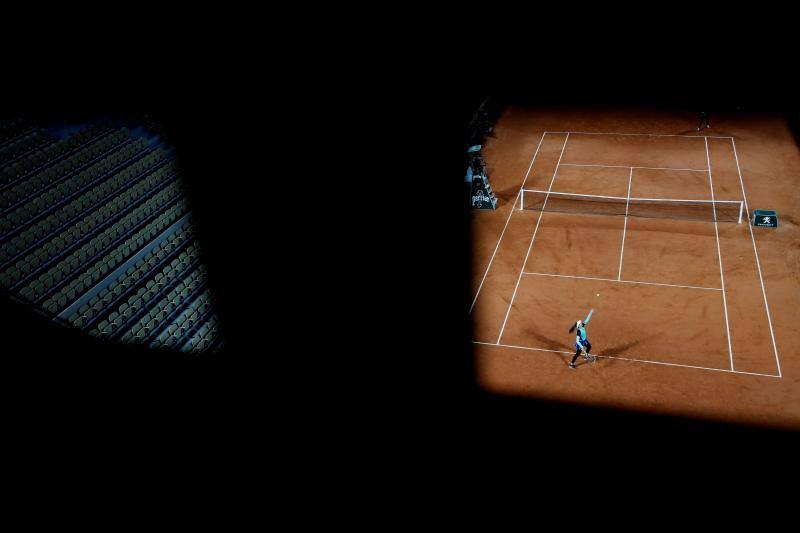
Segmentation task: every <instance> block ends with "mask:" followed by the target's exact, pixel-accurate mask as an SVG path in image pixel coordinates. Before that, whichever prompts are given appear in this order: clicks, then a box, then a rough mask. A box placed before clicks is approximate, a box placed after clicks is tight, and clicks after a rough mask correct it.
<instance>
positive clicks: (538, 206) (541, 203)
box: [519, 189, 743, 223]
mask: <svg viewBox="0 0 800 533" xmlns="http://www.w3.org/2000/svg"><path fill="white" fill-rule="evenodd" d="M519 208H520V209H530V210H533V211H553V212H557V213H574V214H581V215H622V216H626V215H627V216H632V217H642V218H672V219H678V220H703V221H707V222H714V221H716V222H735V223H741V222H742V210H743V202H742V201H741V200H674V199H666V198H626V197H619V196H596V195H592V194H572V193H566V192H552V191H551V192H548V191H538V190H534V189H522V191H521V193H520V207H519Z"/></svg>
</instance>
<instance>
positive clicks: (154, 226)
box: [28, 200, 186, 313]
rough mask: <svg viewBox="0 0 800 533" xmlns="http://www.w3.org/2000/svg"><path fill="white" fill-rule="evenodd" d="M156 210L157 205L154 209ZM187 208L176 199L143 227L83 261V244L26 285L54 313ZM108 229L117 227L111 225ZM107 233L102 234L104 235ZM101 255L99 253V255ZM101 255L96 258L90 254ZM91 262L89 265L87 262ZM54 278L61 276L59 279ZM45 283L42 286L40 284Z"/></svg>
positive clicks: (183, 202)
mask: <svg viewBox="0 0 800 533" xmlns="http://www.w3.org/2000/svg"><path fill="white" fill-rule="evenodd" d="M156 212H158V209H156ZM185 212H186V203H185V201H184V200H180V201H178V202H177V203H176V204H175V205H173V206H172V207H170V208H169V209H167V210H166V211H164V212H163V213H161V214H160V215H158V217H157V218H155V219H154V220H153V221H152V222H150V223H149V224H147V225H146V226H145V227H143V228H142V229H139V230H138V231H136V228H134V229H131V230H130V231H128V232H126V233H124V234H122V235H121V236H120V237H119V238H117V239H116V240H113V241H110V242H109V244H108V245H103V244H102V243H101V245H100V246H99V247H98V248H97V252H95V253H93V254H92V256H90V257H88V258H87V259H86V260H84V261H82V262H81V261H80V260H79V259H78V258H79V257H81V256H82V255H83V253H84V249H83V248H82V249H81V250H79V251H78V252H75V253H73V254H72V255H71V256H70V257H68V258H67V259H64V260H62V261H61V262H59V263H58V264H57V265H56V266H54V267H52V268H51V269H50V270H49V271H47V272H45V273H43V274H41V275H40V276H39V277H38V279H36V280H35V281H33V282H29V284H28V286H29V287H30V288H31V289H32V290H33V297H34V299H35V300H37V301H41V300H45V303H44V307H45V309H47V310H48V311H50V312H51V313H57V312H58V311H59V310H61V309H64V308H65V307H67V305H69V304H70V303H71V302H72V301H74V298H71V290H72V289H74V290H75V291H76V293H77V292H78V291H82V292H85V291H86V290H88V289H89V288H91V287H92V286H94V285H96V284H97V283H98V282H99V281H100V280H101V279H102V278H103V277H105V276H106V274H108V273H109V272H111V271H112V270H114V269H115V268H116V267H117V266H119V265H120V264H121V263H123V262H124V261H125V260H126V259H127V258H128V257H130V256H131V255H134V254H135V253H136V252H138V251H139V250H141V249H142V247H144V246H145V245H146V244H147V243H148V242H150V241H151V240H153V239H154V238H155V237H156V236H157V235H159V234H160V233H161V232H163V231H164V230H165V229H166V228H167V227H169V226H170V225H171V224H172V223H173V222H175V221H176V220H177V219H178V218H180V217H181V216H182V215H183V214H185ZM110 230H111V231H112V232H113V231H116V230H115V229H114V228H113V227H112V228H110ZM105 238H106V237H103V239H105ZM101 255H102V257H101ZM95 257H100V259H97V260H96V261H94V262H93V261H92V260H93V258H95ZM76 259H78V261H79V263H78V264H80V265H81V267H80V268H79V269H73V267H72V265H73V264H74V261H75V260H76ZM87 264H88V265H91V266H88V267H87ZM57 278H61V279H60V280H59V279H57ZM49 279H53V280H54V281H53V282H52V283H51V287H48V283H50V282H49V281H48V280H49ZM42 287H44V289H43V288H42Z"/></svg>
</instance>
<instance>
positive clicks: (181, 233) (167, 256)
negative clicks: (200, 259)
mask: <svg viewBox="0 0 800 533" xmlns="http://www.w3.org/2000/svg"><path fill="white" fill-rule="evenodd" d="M193 236H194V226H193V225H192V224H191V223H186V224H184V225H183V227H182V228H181V229H180V230H178V231H176V232H174V233H173V234H172V235H170V236H169V237H168V238H167V239H165V240H164V242H162V243H160V244H158V245H157V246H155V247H154V248H153V249H152V250H151V251H150V252H148V253H147V254H146V255H145V256H144V257H143V258H142V259H140V260H139V261H137V262H136V264H135V265H133V266H131V267H129V268H128V269H127V270H126V271H124V272H122V273H121V274H119V276H117V278H116V279H115V280H113V281H112V282H111V283H110V284H109V285H108V287H107V289H104V290H103V291H101V292H100V298H99V299H97V300H96V301H94V300H95V299H94V298H93V299H92V301H90V302H89V303H87V304H84V305H82V306H81V307H80V308H79V309H78V311H76V312H75V313H73V314H72V315H70V317H69V318H68V321H69V323H70V324H72V325H73V326H76V327H86V326H90V325H91V324H92V323H93V322H95V321H96V320H98V319H100V318H102V317H103V314H104V311H107V310H108V309H116V310H117V311H118V312H120V313H121V312H123V311H124V309H125V307H123V306H122V305H121V304H124V305H125V306H128V307H129V306H130V304H131V303H132V300H129V298H130V297H131V296H130V294H131V293H132V292H133V291H134V289H138V288H139V287H145V288H149V287H147V284H148V283H150V282H152V283H154V284H156V285H159V286H161V285H162V283H161V281H162V280H163V279H164V278H165V272H166V276H169V275H170V272H174V271H175V266H173V265H172V264H171V263H172V261H173V260H174V259H175V258H177V259H178V261H179V262H180V263H181V264H185V263H186V261H187V258H191V259H194V258H195V257H196V254H197V252H196V246H195V245H193V244H190V245H189V246H188V247H186V244H187V243H188V242H190V241H191V239H192V238H193ZM181 250H182V251H181ZM179 252H180V253H179ZM176 266H177V264H176ZM167 267H168V268H167ZM151 287H152V285H151ZM108 293H110V294H111V297H110V298H107V297H106V294H108ZM126 300H127V303H126Z"/></svg>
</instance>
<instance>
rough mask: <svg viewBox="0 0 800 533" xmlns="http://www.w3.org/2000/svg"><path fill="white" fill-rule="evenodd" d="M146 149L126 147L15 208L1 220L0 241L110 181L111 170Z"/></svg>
mask: <svg viewBox="0 0 800 533" xmlns="http://www.w3.org/2000/svg"><path fill="white" fill-rule="evenodd" d="M146 146H147V141H145V140H144V139H138V140H137V141H134V142H131V143H128V144H125V145H124V146H122V147H120V148H119V149H118V150H117V151H115V152H113V153H111V154H110V155H108V156H106V157H104V158H103V159H102V160H100V161H98V162H96V163H94V164H92V165H91V166H90V167H89V168H87V169H85V170H83V171H81V172H80V173H79V174H77V175H74V176H72V177H69V178H67V179H65V180H63V181H61V183H59V184H58V185H57V186H55V187H50V188H49V189H47V190H44V191H42V192H41V193H40V194H39V196H37V197H36V198H34V199H30V198H26V200H27V201H25V202H24V203H22V205H19V204H18V205H17V206H12V208H11V209H12V210H11V211H10V212H9V213H8V214H7V215H6V216H4V217H3V218H2V219H0V237H7V236H8V234H9V233H11V232H12V231H14V230H15V229H17V228H19V227H20V226H22V225H23V224H25V223H27V222H28V221H30V220H32V219H34V218H35V217H37V216H39V215H41V214H42V213H43V212H45V211H46V210H48V209H50V208H52V207H53V206H56V205H58V204H61V203H62V202H65V201H67V200H69V199H70V198H71V197H72V196H74V195H76V194H78V193H80V192H81V191H82V190H83V189H84V188H87V187H88V186H91V184H92V183H94V182H96V181H98V180H100V179H107V177H108V176H105V175H106V174H107V173H108V172H109V171H110V170H112V169H115V168H117V167H120V166H121V165H123V164H125V163H126V162H128V160H130V159H132V158H134V157H136V156H138V155H140V154H141V153H142V152H143V151H144V150H145V148H146ZM6 228H8V229H6Z"/></svg>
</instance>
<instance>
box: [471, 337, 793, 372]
mask: <svg viewBox="0 0 800 533" xmlns="http://www.w3.org/2000/svg"><path fill="white" fill-rule="evenodd" d="M470 342H472V344H483V345H485V346H499V347H501V348H516V349H518V350H533V351H537V352H550V353H563V354H566V355H574V354H573V353H572V352H564V351H561V350H547V349H545V348H531V347H529V346H515V345H513V344H499V343H498V344H495V343H491V342H480V341H470ZM595 357H597V358H602V359H619V360H620V361H631V362H634V363H646V364H651V365H664V366H677V367H681V368H693V369H697V370H713V371H714V372H726V373H728V374H747V375H750V376H762V377H766V378H780V377H781V376H776V375H774V374H759V373H758V372H744V371H741V370H728V369H727V368H711V367H708V366H696V365H682V364H679V363H665V362H663V361H649V360H647V359H632V358H630V357H618V356H614V355H595Z"/></svg>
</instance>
